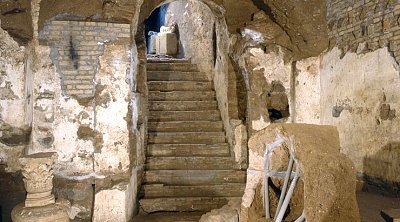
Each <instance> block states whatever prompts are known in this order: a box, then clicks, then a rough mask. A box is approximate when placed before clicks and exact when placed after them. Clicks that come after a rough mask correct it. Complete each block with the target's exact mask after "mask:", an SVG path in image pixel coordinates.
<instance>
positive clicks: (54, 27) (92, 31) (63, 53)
mask: <svg viewBox="0 0 400 222" xmlns="http://www.w3.org/2000/svg"><path fill="white" fill-rule="evenodd" d="M39 38H40V40H41V42H42V44H48V45H49V46H50V47H51V48H52V60H53V63H54V64H55V65H56V67H57V70H58V72H59V73H60V74H61V82H62V86H61V87H62V91H63V94H64V96H77V97H92V96H94V89H95V86H94V81H93V80H94V76H95V74H96V73H97V71H98V68H99V56H100V55H102V54H103V53H104V43H105V42H118V43H120V44H121V43H123V44H129V40H130V25H129V24H116V23H104V22H83V21H49V22H47V23H46V24H45V26H44V29H43V30H42V31H41V32H40V36H39Z"/></svg>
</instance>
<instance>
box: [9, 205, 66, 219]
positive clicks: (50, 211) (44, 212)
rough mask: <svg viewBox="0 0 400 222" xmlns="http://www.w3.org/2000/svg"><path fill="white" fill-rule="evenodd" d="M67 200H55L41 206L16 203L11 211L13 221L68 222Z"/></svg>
mask: <svg viewBox="0 0 400 222" xmlns="http://www.w3.org/2000/svg"><path fill="white" fill-rule="evenodd" d="M68 208H69V202H68V201H65V200H64V201H57V202H56V203H54V204H49V205H46V206H41V207H25V204H24V203H20V204H18V205H17V206H16V207H14V209H13V210H12V212H11V219H12V221H13V222H54V221H57V222H69V217H68Z"/></svg>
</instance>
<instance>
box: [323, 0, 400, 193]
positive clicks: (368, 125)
mask: <svg viewBox="0 0 400 222" xmlns="http://www.w3.org/2000/svg"><path fill="white" fill-rule="evenodd" d="M327 7H328V15H327V20H328V26H329V37H330V44H331V50H330V51H328V52H327V53H325V54H324V55H323V56H322V57H321V77H320V78H321V109H322V110H321V123H322V124H332V125H336V126H337V127H338V130H339V133H340V139H341V146H342V147H341V148H342V152H344V153H345V154H346V155H348V156H349V157H350V158H351V159H352V161H353V162H354V163H355V166H356V169H357V171H358V172H359V173H361V175H363V176H364V178H365V179H367V181H369V182H372V183H374V184H375V185H379V186H383V188H385V189H387V190H390V189H392V191H393V190H394V191H396V192H398V191H399V181H400V178H399V175H400V169H399V167H398V166H399V156H398V155H399V153H400V152H399V150H400V146H399V138H398V135H399V123H400V122H399V118H398V113H397V110H399V102H398V101H399V98H398V92H399V90H400V84H399V83H400V75H399V70H400V69H399V66H398V62H399V61H400V57H399V55H400V54H399V53H400V48H399V44H400V20H399V19H400V2H399V1H390V0H376V1H371V0H365V1H360V0H357V1H342V0H339V1H338V0H335V1H333V0H332V1H328V5H327ZM387 185H389V186H387Z"/></svg>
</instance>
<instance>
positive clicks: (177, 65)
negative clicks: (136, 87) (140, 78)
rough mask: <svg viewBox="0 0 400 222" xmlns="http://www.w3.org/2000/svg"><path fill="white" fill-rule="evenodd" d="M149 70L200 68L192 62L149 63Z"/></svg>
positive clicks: (190, 70) (193, 69)
mask: <svg viewBox="0 0 400 222" xmlns="http://www.w3.org/2000/svg"><path fill="white" fill-rule="evenodd" d="M147 71H186V72H197V71H199V69H198V68H197V65H196V64H192V63H170V62H164V63H161V62H159V63H147Z"/></svg>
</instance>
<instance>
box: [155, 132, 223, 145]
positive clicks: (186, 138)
mask: <svg viewBox="0 0 400 222" xmlns="http://www.w3.org/2000/svg"><path fill="white" fill-rule="evenodd" d="M148 143H149V144H155V143H165V144H216V143H225V134H224V132H174V133H158V132H157V133H154V132H153V133H149V138H148Z"/></svg>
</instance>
